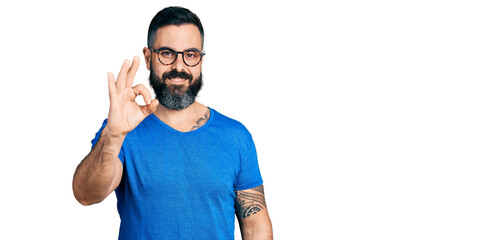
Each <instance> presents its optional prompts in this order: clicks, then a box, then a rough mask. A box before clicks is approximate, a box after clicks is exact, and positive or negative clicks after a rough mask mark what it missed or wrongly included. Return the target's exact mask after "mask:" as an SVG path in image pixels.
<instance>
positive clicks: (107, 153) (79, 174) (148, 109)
mask: <svg viewBox="0 0 481 240" xmlns="http://www.w3.org/2000/svg"><path fill="white" fill-rule="evenodd" d="M139 62H140V60H139V58H138V57H134V60H133V61H132V66H131V67H129V66H130V62H129V61H128V60H125V61H124V63H123V65H122V68H121V69H120V73H119V75H118V76H117V81H116V80H115V78H114V75H113V74H112V73H109V74H108V83H109V98H110V109H109V116H108V121H107V125H106V126H105V128H104V129H103V130H102V133H101V135H100V138H99V140H98V142H97V144H95V146H94V147H93V149H92V151H90V153H89V154H88V155H87V156H86V157H85V158H84V160H83V161H82V162H81V163H80V164H79V166H78V167H77V169H76V170H75V173H74V178H73V183H72V188H73V193H74V195H75V198H76V199H77V201H79V202H80V203H81V204H82V205H90V204H94V203H98V202H101V201H102V200H104V199H105V198H106V197H107V196H108V195H109V194H110V193H111V192H112V191H113V190H114V189H115V188H117V186H118V185H119V183H120V180H121V179H122V171H123V167H122V163H121V162H120V159H119V158H118V155H119V152H120V149H121V147H122V143H123V141H124V139H125V137H126V136H127V133H128V132H130V131H132V130H133V129H134V128H135V127H136V126H137V125H139V123H140V122H142V120H144V118H145V117H147V116H148V115H150V114H151V113H153V112H154V111H155V110H156V109H157V106H158V104H159V101H158V100H157V99H154V100H151V99H150V92H149V90H147V88H146V87H145V86H144V85H142V84H139V85H137V86H135V87H132V85H133V82H134V76H135V74H136V72H137V69H138V68H139ZM138 95H142V96H143V97H144V101H145V102H146V103H147V105H145V106H140V105H139V104H137V102H136V101H135V98H136V97H137V96H138Z"/></svg>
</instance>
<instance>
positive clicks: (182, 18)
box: [144, 7, 204, 110]
mask: <svg viewBox="0 0 481 240" xmlns="http://www.w3.org/2000/svg"><path fill="white" fill-rule="evenodd" d="M147 44H148V47H146V48H144V57H145V61H146V64H147V69H149V70H150V76H149V81H150V84H151V86H152V88H153V89H154V92H155V94H156V97H157V99H158V100H159V102H160V103H161V104H162V105H163V106H164V107H166V108H169V109H174V110H181V109H184V108H186V107H188V106H190V105H191V104H192V103H193V102H194V101H195V98H196V96H197V93H198V92H199V91H200V89H201V88H202V71H201V69H202V60H203V55H204V53H203V51H202V50H203V44H204V30H203V28H202V24H201V22H200V20H199V18H198V17H197V16H196V15H195V14H194V13H192V12H191V11H189V10H188V9H185V8H180V7H169V8H165V9H163V10H161V11H160V12H158V13H157V15H155V17H154V18H153V19H152V22H151V23H150V26H149V33H148V42H147Z"/></svg>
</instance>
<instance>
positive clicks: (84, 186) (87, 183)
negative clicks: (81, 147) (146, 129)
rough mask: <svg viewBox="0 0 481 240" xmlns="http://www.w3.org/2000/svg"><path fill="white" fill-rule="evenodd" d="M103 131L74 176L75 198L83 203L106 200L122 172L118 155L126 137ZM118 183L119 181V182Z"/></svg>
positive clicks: (88, 203)
mask: <svg viewBox="0 0 481 240" xmlns="http://www.w3.org/2000/svg"><path fill="white" fill-rule="evenodd" d="M105 130H106V129H104V131H102V134H101V135H100V138H99V140H98V142H97V143H96V144H95V146H94V147H93V149H92V150H91V151H90V153H89V154H88V155H87V156H86V157H85V158H84V159H83V160H82V162H81V163H80V164H79V165H78V167H77V169H76V171H75V174H74V178H73V183H72V187H73V192H74V195H75V198H76V199H77V200H78V201H79V202H80V203H81V204H82V205H90V204H93V203H97V202H100V201H102V200H104V199H105V198H106V197H107V196H108V194H110V192H111V191H112V190H113V189H114V186H113V185H114V184H116V179H120V177H119V176H118V174H119V173H120V174H121V173H122V171H121V169H118V168H119V165H120V168H121V164H119V160H118V155H119V152H120V148H121V147H122V143H123V140H124V137H111V136H109V134H108V133H107V131H105ZM117 185H118V183H117Z"/></svg>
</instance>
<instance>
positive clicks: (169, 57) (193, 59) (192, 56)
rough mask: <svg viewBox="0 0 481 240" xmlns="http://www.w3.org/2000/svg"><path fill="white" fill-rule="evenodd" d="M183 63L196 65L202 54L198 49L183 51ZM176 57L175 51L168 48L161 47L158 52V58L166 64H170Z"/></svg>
mask: <svg viewBox="0 0 481 240" xmlns="http://www.w3.org/2000/svg"><path fill="white" fill-rule="evenodd" d="M182 57H183V58H184V59H183V60H184V63H185V64H187V65H189V66H194V65H197V64H198V63H199V62H200V59H201V57H202V54H201V53H200V52H198V51H185V52H184V54H182ZM176 58H177V53H176V52H175V51H172V50H170V49H163V50H161V51H160V52H159V60H160V61H161V62H162V63H163V64H166V65H169V64H172V63H174V62H175V60H176Z"/></svg>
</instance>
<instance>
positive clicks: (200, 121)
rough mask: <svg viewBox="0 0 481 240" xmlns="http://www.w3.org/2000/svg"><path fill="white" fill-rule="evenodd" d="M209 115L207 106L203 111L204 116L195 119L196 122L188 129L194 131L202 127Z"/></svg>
mask: <svg viewBox="0 0 481 240" xmlns="http://www.w3.org/2000/svg"><path fill="white" fill-rule="evenodd" d="M209 117H210V108H207V111H206V112H205V113H204V117H201V118H199V120H197V122H196V123H195V125H194V126H193V127H192V129H190V131H194V130H196V129H198V128H200V127H202V126H203V125H204V124H205V123H206V122H207V120H209Z"/></svg>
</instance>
